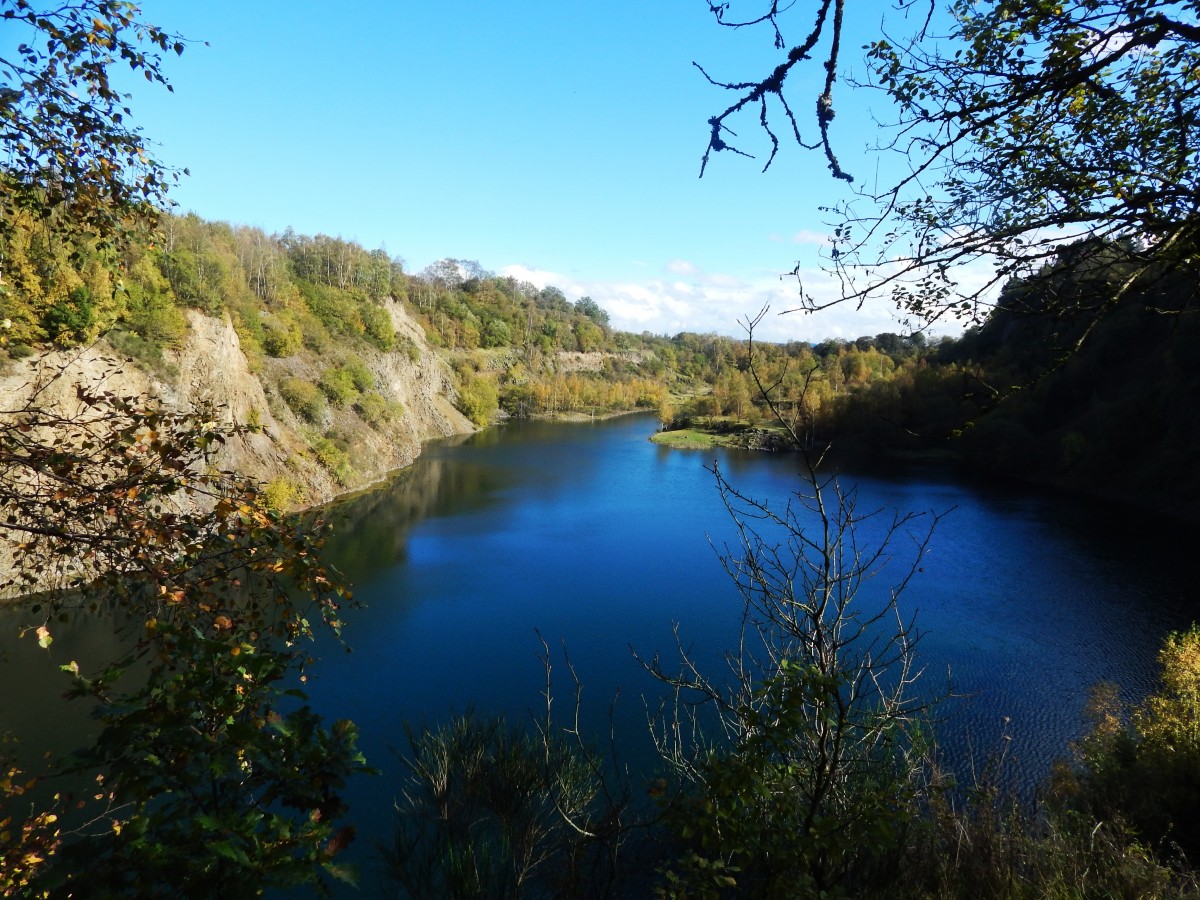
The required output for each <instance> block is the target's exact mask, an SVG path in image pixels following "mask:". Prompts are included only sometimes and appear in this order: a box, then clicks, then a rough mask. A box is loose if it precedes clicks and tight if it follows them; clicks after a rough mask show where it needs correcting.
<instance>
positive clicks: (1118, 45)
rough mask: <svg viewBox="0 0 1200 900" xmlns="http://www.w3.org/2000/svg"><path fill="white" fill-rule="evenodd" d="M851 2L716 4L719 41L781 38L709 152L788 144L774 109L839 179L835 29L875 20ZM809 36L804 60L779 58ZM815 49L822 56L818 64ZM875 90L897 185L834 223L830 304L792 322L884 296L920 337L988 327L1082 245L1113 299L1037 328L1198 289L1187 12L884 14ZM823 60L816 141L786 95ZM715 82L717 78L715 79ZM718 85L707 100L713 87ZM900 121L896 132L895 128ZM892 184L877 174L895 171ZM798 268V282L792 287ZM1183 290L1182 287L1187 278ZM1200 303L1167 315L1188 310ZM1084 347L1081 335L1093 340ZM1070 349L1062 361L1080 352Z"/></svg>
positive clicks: (1193, 75)
mask: <svg viewBox="0 0 1200 900" xmlns="http://www.w3.org/2000/svg"><path fill="white" fill-rule="evenodd" d="M849 5H850V4H849V3H848V2H846V0H809V2H797V3H780V2H775V0H760V2H757V3H750V4H741V6H743V7H744V6H750V7H751V8H752V9H754V10H757V12H756V13H754V14H743V15H741V16H740V18H738V19H737V20H736V21H735V20H734V14H733V13H732V12H731V11H730V4H728V3H721V4H710V6H711V8H712V10H713V12H714V13H715V14H716V15H717V18H718V20H720V21H721V23H722V24H723V25H731V26H734V27H755V26H756V27H759V28H761V29H763V30H765V31H766V32H767V33H769V34H770V35H771V36H772V40H773V44H774V48H775V52H776V55H775V56H774V57H773V58H772V61H773V62H774V63H775V64H774V65H773V66H769V67H767V69H766V71H765V72H761V73H760V74H758V75H756V76H752V77H751V78H749V79H746V80H744V81H732V82H728V83H721V84H720V86H721V87H723V88H725V89H727V90H729V91H732V92H733V94H734V96H735V102H734V103H733V104H731V105H730V106H729V107H728V108H727V109H726V110H725V111H724V112H723V113H721V114H720V115H719V116H717V117H714V118H713V119H710V120H709V121H710V125H711V126H712V136H711V137H710V141H709V145H708V149H707V150H706V151H705V162H707V159H708V155H709V152H711V151H712V150H720V149H728V147H727V145H725V143H724V138H723V137H722V135H724V134H726V133H728V132H729V131H730V128H731V124H732V122H733V121H734V120H735V119H737V118H738V117H741V116H744V115H745V114H749V113H750V111H751V110H756V111H757V113H758V116H757V119H758V122H757V125H758V127H759V128H761V129H762V130H763V131H764V133H765V134H766V135H767V137H768V139H769V141H770V143H771V148H772V149H771V156H770V158H769V159H768V165H769V164H770V160H771V159H774V156H775V154H776V152H777V151H778V147H779V140H778V138H777V136H776V134H775V130H774V129H773V126H772V119H773V117H774V116H775V113H774V112H773V111H772V110H771V109H770V108H769V107H768V104H767V100H768V99H770V98H771V97H775V98H777V99H778V100H779V102H780V104H782V107H781V108H782V110H783V118H784V120H785V122H786V125H787V128H788V130H789V131H791V133H792V136H793V138H794V139H795V141H796V143H797V144H799V145H800V146H803V147H808V148H818V147H820V148H822V151H823V153H824V155H825V157H826V159H827V161H828V162H829V164H830V167H831V168H832V170H833V172H834V174H835V175H836V176H837V177H845V173H843V172H841V167H840V166H839V165H838V163H837V160H836V157H835V156H834V155H833V149H832V148H831V146H830V144H829V140H828V123H829V121H830V120H831V119H832V118H833V100H832V89H833V85H834V82H835V80H836V79H837V78H838V77H839V76H842V75H844V73H840V72H839V71H838V67H839V65H840V62H839V60H840V58H841V56H844V54H841V56H839V47H840V43H841V40H842V38H843V37H844V34H843V32H844V23H845V21H846V18H845V15H844V13H846V12H850V15H851V16H853V15H854V14H855V13H857V12H858V11H859V10H863V11H870V12H871V13H873V14H875V15H879V11H878V8H877V6H876V5H875V4H866V3H858V4H855V5H854V6H853V8H852V10H847V9H846V7H847V6H849ZM785 26H791V27H795V28H798V29H799V30H800V32H801V33H802V34H804V35H805V36H804V38H803V39H802V40H800V41H799V42H794V41H787V40H785V39H784V29H785ZM818 48H821V49H819V50H818ZM864 49H865V50H866V57H867V59H866V62H867V66H868V68H869V71H870V76H871V77H870V79H869V83H859V84H858V85H856V86H857V87H858V88H859V89H862V90H873V91H876V92H878V93H881V94H882V95H884V96H885V97H886V99H887V100H888V101H890V103H891V105H892V109H893V111H894V115H892V116H890V117H889V116H888V115H887V114H883V115H881V118H882V119H883V120H884V121H883V125H882V128H881V129H879V131H880V133H881V134H882V135H883V137H882V142H883V145H882V146H881V147H879V148H877V149H879V150H881V151H883V152H884V153H885V154H886V156H885V160H886V159H892V160H895V161H896V163H897V166H898V167H897V169H896V174H895V175H894V176H891V177H886V175H885V177H884V179H883V181H882V182H881V183H879V184H877V185H876V186H874V187H872V188H869V189H867V188H863V189H860V191H859V193H858V196H857V197H856V198H854V199H851V200H849V201H848V202H847V203H845V204H841V205H839V206H838V207H837V208H836V209H834V210H832V213H833V222H832V223H831V227H832V230H833V234H832V243H831V246H830V247H829V249H828V253H827V259H826V263H827V268H828V270H829V271H830V272H831V273H832V274H833V275H834V276H835V278H836V279H837V286H838V291H837V293H836V295H834V296H832V297H824V298H822V297H820V296H817V295H815V294H813V293H809V291H808V290H807V288H806V286H805V285H804V284H803V283H801V284H800V288H801V303H800V306H799V308H800V309H803V310H805V311H809V312H812V311H816V310H820V309H823V308H826V307H828V306H832V305H835V304H838V303H843V302H847V301H849V302H852V303H857V304H861V303H862V302H863V301H864V300H866V299H867V298H869V297H872V296H890V297H891V299H892V300H893V301H894V302H895V304H896V305H897V307H898V308H899V309H900V310H901V311H902V312H903V313H904V314H905V315H907V316H909V317H911V321H912V323H913V324H914V326H918V327H924V326H928V325H929V324H931V323H933V322H935V321H938V320H949V319H959V320H966V321H968V322H973V323H978V322H981V321H982V320H983V319H984V318H986V316H987V314H988V312H989V311H990V310H991V308H992V306H993V304H994V302H995V299H996V292H997V290H998V289H999V288H1001V287H1003V286H1004V285H1005V284H1006V283H1007V282H1008V281H1009V280H1011V279H1013V278H1024V279H1030V278H1037V277H1039V276H1040V274H1041V273H1042V270H1043V268H1044V267H1047V266H1051V265H1053V264H1054V263H1055V261H1056V260H1057V259H1058V258H1059V254H1060V251H1061V248H1062V247H1064V246H1065V245H1068V244H1075V247H1073V248H1072V251H1071V252H1072V254H1073V255H1074V257H1075V258H1076V261H1077V262H1078V263H1080V264H1082V265H1086V266H1088V267H1090V268H1092V269H1093V270H1094V271H1098V272H1099V271H1104V272H1107V273H1108V274H1107V276H1106V278H1107V280H1108V281H1109V282H1110V285H1109V288H1108V289H1107V290H1106V291H1104V292H1103V294H1102V295H1098V296H1095V297H1091V298H1078V297H1075V298H1064V300H1063V302H1061V303H1054V302H1052V303H1049V304H1047V305H1045V306H1043V307H1039V308H1033V309H1030V310H1028V312H1029V313H1030V314H1032V315H1037V316H1041V317H1044V318H1045V319H1047V320H1049V321H1053V322H1063V323H1068V328H1067V331H1068V332H1069V331H1071V330H1072V329H1071V328H1070V327H1069V325H1070V323H1075V322H1083V323H1090V324H1094V323H1095V322H1096V321H1098V320H1099V319H1101V318H1103V317H1106V316H1108V315H1109V314H1110V313H1111V312H1112V311H1113V309H1114V308H1115V307H1116V306H1117V305H1119V304H1121V303H1122V302H1123V301H1124V300H1125V298H1126V297H1127V296H1132V295H1133V294H1134V293H1145V292H1146V291H1147V290H1148V289H1153V288H1154V287H1155V286H1156V285H1157V284H1158V279H1159V278H1161V277H1162V275H1163V274H1164V273H1165V272H1174V273H1178V274H1180V275H1184V277H1186V278H1188V279H1189V280H1190V282H1191V284H1192V285H1195V284H1196V283H1197V278H1196V277H1195V259H1196V256H1197V253H1196V249H1197V243H1198V240H1200V224H1198V223H1200V204H1198V198H1200V183H1198V182H1197V172H1198V171H1200V167H1198V166H1197V165H1196V155H1197V152H1198V151H1200V102H1198V100H1197V98H1198V97H1200V91H1198V87H1200V22H1198V21H1197V19H1196V10H1195V8H1194V5H1191V4H1180V3H1176V2H1173V0H1071V2H1046V0H986V2H976V0H951V2H948V3H945V4H942V3H939V2H935V0H924V2H903V3H898V4H896V5H895V7H894V8H893V9H890V10H888V11H887V12H886V15H885V16H884V18H883V22H882V25H881V29H880V33H879V35H878V36H877V37H876V38H874V39H872V40H870V42H869V43H868V44H867V46H866V47H865V48H864ZM817 52H820V58H821V64H822V65H823V66H824V68H825V70H826V71H825V78H824V93H822V94H821V95H820V96H819V97H818V100H817V113H816V114H817V122H818V125H819V128H820V140H805V139H803V138H802V135H801V131H800V129H799V127H798V125H797V120H796V116H795V115H794V113H793V111H792V105H791V103H792V101H789V100H788V99H787V98H788V96H789V90H790V85H787V84H786V83H785V78H786V76H787V75H788V74H789V73H790V72H791V71H792V70H793V68H794V67H795V66H797V65H799V64H800V63H802V62H803V61H805V60H808V59H809V58H810V55H812V54H814V53H817ZM710 80H712V79H710ZM714 83H715V82H714ZM889 118H890V121H889ZM884 171H885V173H886V171H887V170H886V169H885V170H884ZM800 273H801V266H799V265H798V266H797V268H796V269H795V271H794V273H793V274H795V275H796V277H797V278H799V277H800ZM1185 273H1186V274H1185ZM1196 298H1197V294H1196V291H1195V290H1194V289H1193V290H1191V291H1190V292H1189V293H1188V294H1187V296H1186V298H1184V299H1183V302H1182V303H1179V302H1178V299H1179V298H1178V297H1173V298H1172V302H1171V303H1170V304H1168V305H1166V306H1164V309H1163V311H1164V312H1167V313H1172V314H1176V313H1179V312H1181V311H1185V310H1193V309H1194V308H1195V305H1196ZM1089 330H1090V329H1089ZM1087 333H1088V331H1087V330H1085V331H1084V334H1083V336H1082V338H1080V337H1078V335H1075V337H1073V338H1072V339H1071V342H1070V343H1068V341H1067V338H1066V336H1064V339H1063V346H1064V347H1066V348H1068V349H1069V348H1070V347H1071V346H1073V345H1074V344H1075V343H1076V342H1078V343H1081V342H1082V340H1083V339H1086V337H1087Z"/></svg>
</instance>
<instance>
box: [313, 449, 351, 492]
mask: <svg viewBox="0 0 1200 900" xmlns="http://www.w3.org/2000/svg"><path fill="white" fill-rule="evenodd" d="M312 448H313V452H314V453H315V454H317V459H319V460H320V461H321V465H323V466H324V467H325V468H326V469H328V470H329V471H330V473H331V474H332V475H333V477H334V478H335V479H337V482H338V484H340V485H342V486H343V487H346V486H348V485H349V484H350V482H351V481H352V480H353V479H354V467H353V466H351V465H350V456H349V454H348V453H347V452H346V449H345V448H344V447H341V446H339V445H338V443H337V442H336V441H334V440H332V439H330V438H329V437H323V438H318V439H317V440H316V441H314V442H313V445H312Z"/></svg>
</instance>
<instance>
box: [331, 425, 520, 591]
mask: <svg viewBox="0 0 1200 900" xmlns="http://www.w3.org/2000/svg"><path fill="white" fill-rule="evenodd" d="M468 437H469V436H468ZM457 443H459V441H458V440H454V439H451V441H450V442H448V444H447V445H448V446H449V445H453V444H457ZM499 486H500V479H498V478H497V477H496V474H495V473H494V472H492V471H489V469H488V468H487V467H484V466H474V465H463V464H462V462H460V461H454V462H450V461H448V460H446V459H440V458H436V457H422V458H420V459H418V460H417V462H416V463H414V464H413V465H412V466H410V467H409V468H407V469H404V470H403V471H401V472H400V473H398V474H396V475H395V476H393V477H392V478H391V479H390V480H389V481H387V482H385V483H383V484H380V485H376V486H375V487H373V488H371V489H370V490H368V491H366V492H364V493H362V494H358V495H355V496H352V497H348V498H346V499H345V500H342V501H340V502H338V503H335V504H333V505H332V506H329V507H326V508H325V509H324V510H322V514H323V515H324V516H325V517H326V518H327V519H328V520H329V521H330V522H331V523H332V524H333V535H332V536H331V537H330V539H329V542H328V544H327V545H326V548H325V559H326V561H327V562H328V563H330V564H331V565H333V566H336V567H337V569H338V570H339V571H340V572H341V573H342V575H343V576H345V578H346V580H347V581H349V582H350V584H351V586H353V585H356V584H362V583H364V582H366V581H368V580H370V579H371V578H372V577H373V576H374V575H375V574H376V573H378V572H380V571H384V570H387V569H389V568H391V567H392V566H394V565H395V564H396V563H399V562H404V561H405V560H406V559H407V558H408V554H407V541H408V532H409V529H410V528H412V526H413V525H415V524H416V523H417V522H420V521H422V520H423V519H430V518H436V517H441V516H448V515H454V514H456V513H459V512H461V511H463V510H464V509H468V508H471V507H475V506H479V505H483V504H486V503H488V502H489V498H493V497H494V496H495V495H496V492H497V489H498V488H499Z"/></svg>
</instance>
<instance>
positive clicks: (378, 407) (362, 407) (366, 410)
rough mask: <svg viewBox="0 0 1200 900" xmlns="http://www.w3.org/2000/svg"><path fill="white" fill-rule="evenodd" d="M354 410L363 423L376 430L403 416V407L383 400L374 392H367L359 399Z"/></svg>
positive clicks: (392, 401)
mask: <svg viewBox="0 0 1200 900" xmlns="http://www.w3.org/2000/svg"><path fill="white" fill-rule="evenodd" d="M354 408H355V410H357V411H358V414H359V415H360V416H361V417H362V420H363V421H364V422H366V423H367V424H368V425H371V426H374V427H376V428H377V427H379V426H380V425H383V424H384V423H385V422H391V421H392V420H394V419H398V418H400V416H402V415H403V414H404V407H403V406H401V405H400V404H399V403H397V402H395V401H394V400H385V399H384V398H383V397H381V396H380V395H379V394H377V393H375V392H374V391H368V392H367V393H365V394H363V395H362V396H361V397H359V398H358V402H357V403H356V404H355V405H354Z"/></svg>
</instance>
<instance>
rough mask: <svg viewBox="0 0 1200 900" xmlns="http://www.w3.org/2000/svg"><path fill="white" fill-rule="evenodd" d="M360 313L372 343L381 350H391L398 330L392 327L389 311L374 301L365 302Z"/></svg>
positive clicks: (360, 308)
mask: <svg viewBox="0 0 1200 900" xmlns="http://www.w3.org/2000/svg"><path fill="white" fill-rule="evenodd" d="M358 313H359V317H360V318H361V319H362V323H363V329H364V330H365V331H366V333H367V338H368V339H369V340H370V341H371V343H372V344H374V345H375V346H376V347H378V348H379V349H380V350H385V351H386V350H391V349H392V346H393V345H394V344H395V343H396V330H395V329H394V328H393V327H392V317H391V316H389V315H388V311H387V310H386V309H384V308H383V307H381V306H376V305H375V304H373V303H363V304H361V306H360V307H359V311H358Z"/></svg>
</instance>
